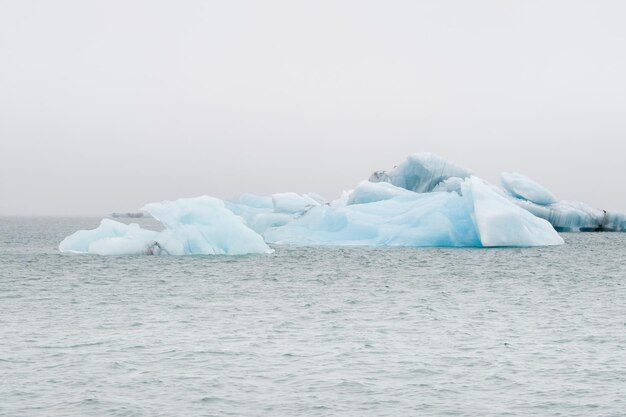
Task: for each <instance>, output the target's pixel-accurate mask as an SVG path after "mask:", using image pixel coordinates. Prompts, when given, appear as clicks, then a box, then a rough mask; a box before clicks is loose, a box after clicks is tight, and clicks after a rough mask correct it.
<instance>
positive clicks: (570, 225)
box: [59, 153, 626, 255]
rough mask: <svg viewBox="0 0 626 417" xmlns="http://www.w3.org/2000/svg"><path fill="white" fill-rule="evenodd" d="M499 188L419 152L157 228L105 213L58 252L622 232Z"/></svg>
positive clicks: (526, 239)
mask: <svg viewBox="0 0 626 417" xmlns="http://www.w3.org/2000/svg"><path fill="white" fill-rule="evenodd" d="M501 181H502V188H500V187H497V186H495V185H492V184H489V183H487V182H485V181H484V180H482V179H480V178H478V177H476V176H473V175H472V172H471V171H470V170H468V169H466V168H463V167H460V166H457V165H455V164H454V163H452V162H450V161H447V160H445V159H443V158H441V157H439V156H437V155H435V154H431V153H416V154H413V155H410V156H409V157H408V158H407V159H406V160H405V161H404V162H402V163H401V164H400V165H398V166H396V167H394V168H393V169H391V170H389V171H378V172H375V173H374V174H373V175H372V176H371V177H370V179H369V180H368V181H362V182H361V183H359V184H358V185H357V186H356V188H355V189H354V190H351V191H346V192H344V193H343V194H342V195H341V196H340V197H339V198H337V199H335V200H332V201H330V202H326V201H324V199H323V198H322V197H320V196H318V195H316V194H297V193H293V192H288V193H278V194H273V195H272V196H258V195H254V194H243V195H241V196H240V197H238V198H237V199H235V200H231V201H222V200H219V199H216V198H213V197H208V196H202V197H197V198H190V199H179V200H176V201H164V202H161V203H151V204H148V205H146V206H145V207H144V208H143V210H145V211H147V212H148V213H150V214H151V215H152V216H153V217H154V218H155V219H157V220H159V221H160V222H161V223H162V224H163V226H164V230H162V231H160V232H156V231H151V230H144V229H141V228H140V227H139V226H137V225H134V224H131V225H125V224H123V223H119V222H115V221H113V220H109V219H104V220H103V221H102V223H101V224H100V226H99V227H98V228H97V229H94V230H81V231H78V232H76V233H74V234H72V235H70V236H68V237H67V238H65V239H64V240H63V241H62V242H61V244H60V245H59V249H60V250H61V251H62V252H74V253H93V254H99V255H122V254H133V255H136V254H154V255H158V254H170V255H196V254H225V255H241V254H248V253H269V252H271V250H272V249H271V248H270V247H269V246H268V244H272V245H300V246H310V245H337V246H450V247H498V246H500V247H507V246H508V247H530V246H548V245H560V244H562V243H563V239H562V238H561V237H560V236H559V234H558V233H557V230H558V231H592V230H593V231H609V230H610V231H626V215H623V214H620V213H610V212H605V211H604V210H599V209H594V208H591V207H589V206H587V205H586V204H584V203H579V202H565V201H559V200H558V199H557V198H556V197H555V195H554V194H553V193H552V192H551V191H549V190H548V189H546V188H545V187H543V186H542V185H540V184H539V183H537V182H535V181H533V180H531V179H530V178H527V177H525V176H523V175H521V174H518V173H503V174H502V177H501Z"/></svg>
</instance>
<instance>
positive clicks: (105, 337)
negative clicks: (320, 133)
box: [0, 217, 626, 417]
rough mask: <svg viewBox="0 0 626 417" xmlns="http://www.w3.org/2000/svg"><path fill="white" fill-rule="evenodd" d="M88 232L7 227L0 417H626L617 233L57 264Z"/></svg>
mask: <svg viewBox="0 0 626 417" xmlns="http://www.w3.org/2000/svg"><path fill="white" fill-rule="evenodd" d="M133 221H136V222H137V220H133ZM138 222H139V223H141V224H142V225H143V226H146V224H144V223H149V222H150V220H149V219H147V220H144V219H139V220H138ZM98 223H99V219H96V218H52V217H48V218H43V217H42V218H26V217H0V415H1V416H11V417H13V416H81V417H83V416H394V417H400V416H480V417H490V416H568V417H574V416H581V417H582V416H584V417H590V416H603V417H610V416H611V417H618V416H626V233H625V234H619V233H578V234H575V233H569V234H568V233H566V234H563V238H564V239H565V242H566V243H565V245H563V246H558V247H542V248H524V249H520V248H515V249H514V248H496V249H467V248H465V249H459V248H364V247H276V248H275V249H276V251H275V252H274V253H273V254H270V255H249V256H214V255H213V256H211V255H209V256H189V257H173V256H118V257H102V256H96V255H71V254H62V253H60V252H59V251H58V244H59V242H60V241H61V240H62V239H63V238H64V237H65V236H67V235H69V234H71V233H73V232H74V231H76V230H79V229H90V228H94V227H96V226H97V225H98ZM148 226H149V224H148Z"/></svg>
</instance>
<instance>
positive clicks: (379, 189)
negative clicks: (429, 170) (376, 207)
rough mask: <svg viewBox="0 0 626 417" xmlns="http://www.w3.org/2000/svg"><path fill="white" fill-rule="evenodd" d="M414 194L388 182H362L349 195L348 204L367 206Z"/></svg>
mask: <svg viewBox="0 0 626 417" xmlns="http://www.w3.org/2000/svg"><path fill="white" fill-rule="evenodd" d="M410 194H414V193H413V192H412V191H408V190H405V189H404V188H400V187H396V186H395V185H392V184H390V183H388V182H370V181H361V182H360V183H359V185H357V187H356V188H355V189H354V190H353V191H352V192H351V193H350V194H349V197H348V201H347V202H346V204H365V203H373V202H375V201H381V200H389V199H390V198H393V197H398V196H401V195H410Z"/></svg>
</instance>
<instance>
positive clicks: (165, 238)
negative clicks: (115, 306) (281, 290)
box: [59, 196, 272, 255]
mask: <svg viewBox="0 0 626 417" xmlns="http://www.w3.org/2000/svg"><path fill="white" fill-rule="evenodd" d="M142 210H145V211H147V212H148V213H150V215H152V217H154V218H155V219H157V220H158V221H160V222H161V223H162V224H163V225H164V226H165V230H163V231H161V232H155V231H151V230H144V229H141V228H140V227H139V226H138V225H128V226H127V225H125V224H123V223H119V222H115V221H112V220H107V219H104V220H103V221H102V222H101V224H100V227H98V228H97V229H94V230H81V231H78V232H76V233H74V234H73V235H71V236H68V237H67V238H65V239H64V240H63V242H61V244H60V245H59V249H60V250H61V252H76V253H94V254H99V255H138V254H170V255H205V254H224V255H242V254H247V253H269V252H271V251H272V250H271V249H270V248H269V246H267V244H266V243H265V241H264V240H263V238H262V237H261V236H260V235H259V234H257V233H255V232H254V231H253V230H251V229H250V228H248V227H247V226H246V225H245V224H244V223H243V220H242V219H241V218H240V217H238V216H236V215H235V214H233V212H231V211H230V210H228V209H226V208H225V207H224V204H223V202H222V201H221V200H218V199H216V198H212V197H207V196H203V197H196V198H183V199H179V200H176V201H164V202H161V203H151V204H147V205H146V206H145V207H144V208H143V209H142Z"/></svg>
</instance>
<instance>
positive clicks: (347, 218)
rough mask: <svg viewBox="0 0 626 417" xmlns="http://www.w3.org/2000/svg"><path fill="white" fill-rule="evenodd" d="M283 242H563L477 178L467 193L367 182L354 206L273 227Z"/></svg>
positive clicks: (271, 236)
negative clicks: (424, 191) (426, 191)
mask: <svg viewBox="0 0 626 417" xmlns="http://www.w3.org/2000/svg"><path fill="white" fill-rule="evenodd" d="M263 236H264V238H265V240H266V241H267V242H269V243H272V244H277V245H284V244H289V245H339V246H341V245H356V246H358V245H369V246H450V247H495V246H522V247H527V246H543V245H560V244H562V243H563V239H562V238H561V237H560V236H559V235H558V233H557V232H556V231H555V230H554V228H553V227H552V226H551V225H550V223H548V222H547V221H545V220H543V219H539V218H537V217H535V216H533V215H532V214H530V213H528V212H527V211H525V210H523V209H521V208H520V207H518V206H516V205H515V204H512V203H511V202H510V201H509V200H507V199H506V198H505V197H503V196H501V195H499V194H498V193H496V192H494V191H493V190H492V188H491V187H489V185H488V184H486V183H484V182H483V181H482V180H481V179H479V178H477V177H474V176H471V177H469V178H467V179H465V180H464V181H463V182H462V185H461V193H460V194H459V193H457V192H432V193H415V192H411V191H407V190H404V189H402V188H399V187H395V186H393V185H391V184H386V183H371V182H369V183H368V182H363V183H361V184H359V186H358V187H357V188H356V189H355V190H354V191H353V192H352V193H351V195H350V198H349V199H348V204H347V205H345V206H338V207H332V206H330V205H325V206H320V207H315V208H313V209H311V210H310V211H309V212H307V213H306V215H303V216H301V217H299V218H298V219H296V220H294V221H291V222H289V223H287V224H285V225H283V226H278V227H271V228H268V229H267V230H266V231H265V232H264V233H263Z"/></svg>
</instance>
